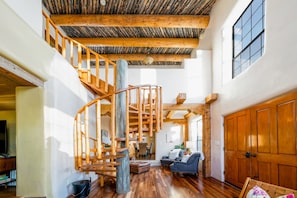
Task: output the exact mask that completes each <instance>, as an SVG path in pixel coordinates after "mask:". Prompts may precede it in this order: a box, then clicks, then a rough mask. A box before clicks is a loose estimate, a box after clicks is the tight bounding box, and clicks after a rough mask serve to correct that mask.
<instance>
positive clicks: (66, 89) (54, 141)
mask: <svg viewBox="0 0 297 198" xmlns="http://www.w3.org/2000/svg"><path fill="white" fill-rule="evenodd" d="M49 74H50V76H51V77H50V78H49V80H48V81H47V82H46V84H45V88H44V89H45V101H44V105H45V109H44V113H45V129H44V141H45V142H46V143H45V152H46V156H47V158H46V170H47V177H46V178H47V183H48V188H47V197H67V196H68V195H69V194H71V193H72V191H71V190H72V189H71V188H72V182H74V181H76V180H79V179H83V178H88V177H92V178H93V179H94V178H95V176H94V174H90V175H84V174H82V173H80V172H78V171H76V170H75V169H74V150H73V148H74V116H75V115H76V113H77V111H78V110H79V109H80V108H81V107H83V106H84V105H85V104H86V103H87V102H89V101H91V100H92V99H93V95H92V94H90V93H89V92H88V91H87V90H86V89H85V87H84V86H83V85H82V84H81V82H80V80H79V78H78V73H77V71H76V70H75V69H73V68H72V67H71V65H70V64H69V63H68V62H67V61H66V60H65V59H64V58H63V57H62V56H61V55H60V54H59V53H58V52H57V53H56V56H55V58H54V60H53V62H52V64H51V65H50V73H49Z"/></svg>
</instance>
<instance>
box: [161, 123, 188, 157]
mask: <svg viewBox="0 0 297 198" xmlns="http://www.w3.org/2000/svg"><path fill="white" fill-rule="evenodd" d="M182 142H183V130H182V125H179V124H174V123H164V126H163V129H161V130H160V131H159V132H158V133H156V155H155V156H156V158H155V160H157V161H158V162H159V161H160V159H161V158H162V156H167V155H168V153H169V151H170V150H171V149H174V146H175V145H180V144H181V143H182Z"/></svg>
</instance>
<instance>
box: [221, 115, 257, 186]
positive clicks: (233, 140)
mask: <svg viewBox="0 0 297 198" xmlns="http://www.w3.org/2000/svg"><path fill="white" fill-rule="evenodd" d="M224 123H225V124H224V126H225V133H224V136H225V145H224V148H225V152H224V153H225V181H227V182H229V183H232V184H234V185H236V186H242V185H243V183H244V181H245V179H246V177H247V176H249V175H250V170H251V169H250V158H247V157H246V156H245V154H246V152H250V151H249V147H250V143H249V138H250V114H249V111H241V112H238V113H235V114H232V115H229V116H227V117H225V121H224Z"/></svg>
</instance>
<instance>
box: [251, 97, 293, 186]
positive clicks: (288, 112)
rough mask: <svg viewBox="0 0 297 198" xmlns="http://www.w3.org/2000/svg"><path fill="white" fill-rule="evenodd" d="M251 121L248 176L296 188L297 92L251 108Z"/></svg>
mask: <svg viewBox="0 0 297 198" xmlns="http://www.w3.org/2000/svg"><path fill="white" fill-rule="evenodd" d="M294 98H295V99H294ZM251 125H252V134H253V135H252V136H253V138H252V148H251V150H252V153H254V154H255V156H256V157H254V159H253V160H252V165H251V166H252V168H251V169H252V172H251V173H252V175H251V177H252V178H258V179H259V180H261V181H265V182H268V183H272V184H276V185H281V186H284V187H288V188H294V189H297V183H296V182H297V175H296V167H297V156H296V148H297V144H296V95H289V96H284V97H281V98H278V99H275V100H273V101H272V102H268V103H266V104H265V103H264V104H261V105H258V106H256V107H254V108H252V109H251Z"/></svg>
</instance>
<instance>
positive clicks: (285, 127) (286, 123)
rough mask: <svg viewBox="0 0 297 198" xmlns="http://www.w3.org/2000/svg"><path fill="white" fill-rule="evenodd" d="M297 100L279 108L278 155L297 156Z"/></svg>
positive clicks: (282, 104) (283, 104) (285, 103)
mask: <svg viewBox="0 0 297 198" xmlns="http://www.w3.org/2000/svg"><path fill="white" fill-rule="evenodd" d="M295 106H296V104H295V100H292V101H288V102H284V103H281V104H279V105H278V106H277V131H278V153H279V154H291V155H295V154H296V120H295V118H296V115H295V114H296V112H295Z"/></svg>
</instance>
